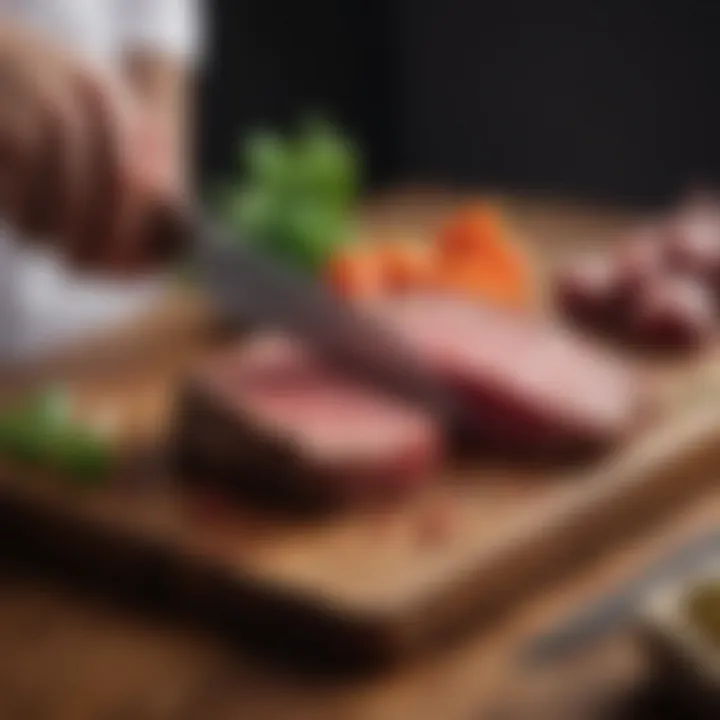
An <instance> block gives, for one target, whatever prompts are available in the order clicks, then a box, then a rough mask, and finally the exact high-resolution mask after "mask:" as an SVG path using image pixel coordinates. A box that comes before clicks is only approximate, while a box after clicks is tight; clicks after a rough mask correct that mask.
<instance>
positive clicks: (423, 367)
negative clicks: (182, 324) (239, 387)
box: [189, 215, 469, 427]
mask: <svg viewBox="0 0 720 720" xmlns="http://www.w3.org/2000/svg"><path fill="white" fill-rule="evenodd" d="M192 228H193V234H194V236H195V237H193V238H191V239H190V241H189V246H190V247H191V248H192V253H193V255H194V257H193V259H194V261H195V264H196V267H197V270H198V272H199V276H200V278H199V279H200V281H201V283H202V286H203V288H204V290H205V291H206V292H208V293H209V294H210V296H211V300H212V301H213V302H214V303H215V304H216V305H217V306H218V309H219V310H220V312H221V313H222V314H223V315H225V316H226V317H228V318H230V319H232V320H241V321H244V322H250V323H251V324H257V325H260V326H270V327H275V328H277V329H280V330H283V331H285V332H287V333H288V334H290V335H292V336H294V337H296V338H298V339H300V340H302V341H304V342H306V343H307V344H308V346H310V347H311V348H312V349H313V351H315V352H317V353H318V354H319V356H320V357H322V358H323V360H325V361H326V362H328V364H331V365H333V366H334V367H337V368H338V369H340V370H342V371H343V372H345V373H349V374H351V375H352V376H354V377H355V378H357V379H358V380H361V381H363V382H367V383H368V384H370V385H373V386H376V387H379V388H381V389H383V390H384V391H386V392H388V393H390V394H394V395H397V396H399V397H402V398H403V399H405V400H407V401H410V402H412V403H413V404H416V405H419V406H421V407H423V408H424V409H426V410H428V411H429V412H431V413H432V414H433V416H435V417H439V418H441V419H442V420H444V421H445V422H446V423H448V424H450V425H451V426H452V427H464V426H465V422H466V420H465V419H466V418H467V417H469V414H468V413H467V411H466V410H464V399H463V398H462V397H461V396H460V395H459V394H458V393H456V392H455V391H454V390H453V389H452V388H451V387H449V386H448V385H447V384H446V383H445V382H443V380H442V379H441V378H440V377H438V376H437V375H436V373H435V372H434V371H433V370H432V368H430V367H429V366H428V364H427V363H425V362H424V361H423V360H422V358H421V357H419V356H418V355H417V353H415V352H413V351H412V349H411V348H410V347H408V346H406V344H405V343H404V342H402V341H401V339H400V338H398V337H396V336H395V335H393V334H392V333H389V332H386V331H385V330H384V328H382V327H381V326H380V325H379V324H378V323H376V322H374V321H373V320H372V319H371V318H370V317H369V316H366V315H365V314H363V313H362V312H360V311H358V310H356V309H355V308H353V307H352V306H351V305H350V304H349V303H347V302H344V301H342V300H341V299H339V298H337V297H336V296H335V295H333V294H332V292H330V291H329V290H328V289H326V288H325V287H324V286H323V285H322V284H321V283H319V282H316V281H315V280H314V279H312V278H311V277H309V276H307V275H304V274H302V273H300V272H297V271H295V270H293V269H291V268H290V267H288V266H285V265H281V264H280V263H279V262H277V261H275V260H273V259H271V258H269V257H267V256H266V255H265V254H263V253H262V252H261V251H260V250H258V249H257V248H256V247H255V246H254V245H253V244H251V243H247V242H243V241H242V238H238V237H237V235H236V234H235V233H233V232H232V231H231V230H229V229H227V228H225V227H223V226H222V225H221V224H219V223H217V222H216V221H214V220H213V219H212V218H209V217H206V216H204V215H200V219H199V220H198V219H195V220H194V221H193V223H192Z"/></svg>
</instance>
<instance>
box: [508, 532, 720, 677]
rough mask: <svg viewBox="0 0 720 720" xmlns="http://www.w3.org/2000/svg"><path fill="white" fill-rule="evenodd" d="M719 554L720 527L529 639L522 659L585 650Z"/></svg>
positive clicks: (549, 658) (544, 659) (539, 660)
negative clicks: (648, 600) (660, 591)
mask: <svg viewBox="0 0 720 720" xmlns="http://www.w3.org/2000/svg"><path fill="white" fill-rule="evenodd" d="M718 557H720V531H715V532H710V533H709V534H702V535H700V536H699V537H696V538H693V539H692V540H690V541H689V542H688V543H687V544H686V545H683V546H682V547H680V548H679V549H677V550H676V551H675V552H673V553H671V554H670V555H669V556H668V555H666V556H663V557H661V558H660V559H659V560H657V561H656V562H655V563H653V564H651V565H650V566H649V567H646V568H645V570H644V571H643V572H642V573H641V574H640V575H639V576H638V577H636V578H635V579H634V580H631V581H630V582H629V583H627V584H625V585H623V586H621V587H620V588H618V589H616V590H615V591H613V592H611V593H609V594H608V595H606V596H604V597H602V598H601V599H600V600H598V601H597V602H595V603H592V604H590V605H589V606H587V607H585V608H583V609H581V610H580V611H578V613H577V614H575V615H572V616H571V617H570V618H568V619H566V620H565V621H564V622H562V623H561V624H560V625H559V626H558V627H555V628H553V629H551V630H549V631H548V632H547V633H543V634H541V635H539V636H537V637H535V638H534V639H532V640H531V641H530V643H529V644H528V645H527V646H525V647H524V648H523V650H522V651H521V654H520V658H519V660H520V663H521V664H522V665H524V666H526V667H534V666H538V665H540V664H543V663H551V662H555V661H558V660H561V659H562V658H564V657H566V656H571V655H572V654H573V653H575V652H578V651H580V650H582V649H583V648H585V647H587V646H588V645H590V644H592V643H593V642H594V641H596V640H599V639H601V638H602V637H603V636H605V635H607V634H609V633H611V632H614V631H615V630H617V629H618V628H619V627H622V626H624V625H625V624H626V623H629V622H632V620H633V619H634V617H635V614H636V612H637V609H638V606H639V605H640V604H641V603H642V601H643V599H644V598H645V597H646V596H647V595H648V594H649V593H650V592H652V591H653V590H655V589H656V588H657V587H659V586H660V585H662V584H663V583H665V582H669V581H672V580H674V579H677V578H679V577H682V576H683V575H685V574H688V573H690V572H692V571H693V570H694V569H696V568H698V567H700V566H702V565H703V564H704V563H706V562H710V561H712V560H715V559H717V558H718Z"/></svg>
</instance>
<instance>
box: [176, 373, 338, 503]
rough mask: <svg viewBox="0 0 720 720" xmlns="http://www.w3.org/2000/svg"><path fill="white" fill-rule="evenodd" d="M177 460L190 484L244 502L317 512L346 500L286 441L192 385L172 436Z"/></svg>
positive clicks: (335, 485) (334, 484) (185, 392)
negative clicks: (212, 486) (209, 485)
mask: <svg viewBox="0 0 720 720" xmlns="http://www.w3.org/2000/svg"><path fill="white" fill-rule="evenodd" d="M173 437H174V438H175V441H174V443H173V444H174V449H175V453H174V455H175V461H176V463H177V466H178V468H179V470H180V472H181V474H182V476H183V477H184V478H185V479H186V480H187V481H188V482H191V483H203V484H205V483H207V482H208V481H210V482H211V483H212V484H215V485H219V486H220V487H222V488H223V489H224V490H227V491H229V492H230V493H232V494H233V495H236V496H238V497H239V498H240V499H242V500H248V501H251V502H253V503H257V504H261V505H269V506H277V507H298V506H301V507H308V508H320V507H325V506H332V505H337V504H338V503H342V501H343V500H344V499H345V497H344V495H345V493H343V492H342V484H339V483H337V482H334V479H333V478H330V477H328V475H327V474H326V473H324V472H323V471H322V470H321V469H320V468H317V467H315V466H314V465H313V463H312V459H311V458H308V457H306V456H304V455H303V454H302V451H301V449H300V448H298V447H295V446H294V445H293V443H292V442H291V441H290V440H287V439H283V438H280V437H277V436H273V435H272V434H271V433H270V432H268V431H267V429H266V428H261V427H258V425H257V423H256V422H255V421H254V420H253V419H252V418H250V417H248V416H245V415H243V414H242V413H241V412H237V411H236V409H235V408H232V409H231V408H230V407H228V406H226V405H224V404H223V403H222V402H221V401H219V400H217V399H216V398H215V397H213V396H212V395H211V394H210V393H208V392H207V391H206V390H204V389H203V388H202V387H200V385H199V384H198V383H197V382H195V381H190V382H188V384H187V385H186V386H185V388H184V389H183V391H182V393H181V396H180V401H179V403H178V406H177V411H176V417H175V432H174V433H173Z"/></svg>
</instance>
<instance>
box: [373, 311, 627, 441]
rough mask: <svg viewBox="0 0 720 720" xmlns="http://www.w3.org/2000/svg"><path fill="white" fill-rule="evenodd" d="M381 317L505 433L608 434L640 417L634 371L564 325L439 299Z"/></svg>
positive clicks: (544, 437) (527, 437) (540, 436)
mask: <svg viewBox="0 0 720 720" xmlns="http://www.w3.org/2000/svg"><path fill="white" fill-rule="evenodd" d="M378 315H379V317H381V318H382V319H383V321H384V322H386V323H387V324H388V325H389V326H390V327H392V328H393V329H395V330H396V331H397V332H399V333H400V335H402V336H403V337H404V338H405V340H406V341H407V342H408V343H409V344H410V345H412V346H413V347H415V348H416V349H417V350H419V351H420V352H421V353H422V354H423V355H424V356H425V357H426V358H428V359H429V360H430V362H431V363H432V364H433V365H434V366H435V367H436V368H437V369H438V370H439V371H440V372H441V374H443V375H444V376H445V377H447V378H448V379H449V380H450V381H452V382H453V383H454V384H455V385H456V386H457V387H458V388H459V389H462V390H463V392H464V393H466V396H467V397H468V399H469V401H470V402H471V403H472V404H473V406H474V408H475V409H476V411H477V413H478V417H479V418H482V421H483V423H485V424H486V425H487V423H490V424H492V425H494V426H495V427H496V429H499V430H501V431H502V433H503V434H505V435H513V434H516V435H518V436H519V437H521V438H524V439H525V440H528V441H529V440H531V437H530V435H532V434H533V433H535V435H536V438H537V440H539V441H540V440H547V439H548V437H550V436H551V435H552V436H556V437H557V436H558V433H559V432H564V433H565V434H568V433H569V434H570V435H573V434H576V433H577V434H578V435H596V436H598V437H600V436H606V435H607V436H611V435H615V434H617V433H618V432H619V431H620V430H621V429H622V428H624V427H626V426H627V425H628V423H629V422H630V421H631V420H632V418H633V417H634V415H635V410H636V402H635V400H636V399H637V382H636V380H637V378H636V377H635V375H634V373H632V372H630V370H629V368H628V367H627V366H626V365H625V363H622V362H619V361H618V360H617V359H616V358H613V357H611V356H609V355H608V354H606V353H604V352H602V351H600V350H599V349H598V348H596V347H595V346H590V345H589V344H586V343H585V342H583V341H582V340H580V339H579V338H578V337H577V336H575V335H573V334H571V333H570V332H569V331H565V330H563V329H562V328H559V327H554V326H549V325H547V324H545V323H542V322H539V321H536V320H534V319H530V318H525V317H521V316H517V315H514V314H510V313H503V312H498V311H495V310H491V309H489V308H483V307H479V306H475V305H471V304H470V303H466V302H464V301H460V300H454V299H450V298H438V297H409V298H406V299H401V300H398V301H396V302H394V303H391V304H389V305H386V306H384V307H383V308H381V309H380V310H379V311H378Z"/></svg>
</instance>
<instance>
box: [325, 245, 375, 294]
mask: <svg viewBox="0 0 720 720" xmlns="http://www.w3.org/2000/svg"><path fill="white" fill-rule="evenodd" d="M326 277H327V281H328V282H329V284H330V286H331V287H332V288H333V289H334V290H335V292H337V293H338V295H340V296H341V297H344V298H347V299H351V300H369V299H373V298H377V297H380V296H381V295H382V294H383V293H384V292H385V276H384V273H383V267H382V262H381V257H380V255H379V254H378V253H377V251H376V250H375V248H372V247H371V246H363V247H360V246H357V245H356V246H351V247H347V248H343V249H342V250H340V251H338V252H337V253H335V255H333V256H332V257H331V258H330V262H329V263H328V266H327V268H326Z"/></svg>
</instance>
